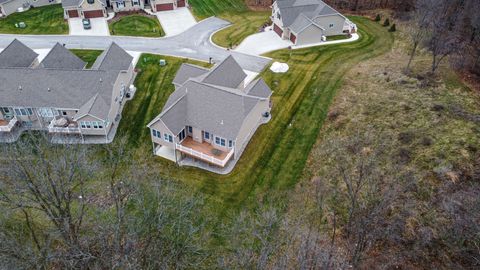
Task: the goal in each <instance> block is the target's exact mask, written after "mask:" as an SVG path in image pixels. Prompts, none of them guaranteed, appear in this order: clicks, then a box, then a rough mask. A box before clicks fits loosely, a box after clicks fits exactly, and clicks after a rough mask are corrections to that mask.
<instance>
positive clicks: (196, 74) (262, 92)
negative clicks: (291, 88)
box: [148, 56, 272, 173]
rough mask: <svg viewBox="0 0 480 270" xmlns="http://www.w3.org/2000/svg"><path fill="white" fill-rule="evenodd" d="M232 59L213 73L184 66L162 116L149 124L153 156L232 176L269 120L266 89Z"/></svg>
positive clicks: (268, 101)
mask: <svg viewBox="0 0 480 270" xmlns="http://www.w3.org/2000/svg"><path fill="white" fill-rule="evenodd" d="M246 79H247V75H246V74H245V72H244V71H243V70H242V68H241V67H240V66H239V64H238V63H237V62H236V61H235V59H234V58H233V57H232V56H229V57H228V58H226V59H225V60H224V61H223V62H221V63H220V64H218V65H217V66H216V67H214V68H212V69H211V70H208V69H204V68H201V67H198V66H194V65H189V64H183V65H182V66H181V68H180V70H179V71H178V73H177V75H176V77H175V79H174V81H173V84H174V86H175V89H176V90H175V91H174V92H173V93H172V94H171V95H170V97H169V99H168V100H167V102H166V104H165V106H164V107H163V110H162V112H161V113H160V115H158V116H157V117H156V118H155V119H153V121H151V122H150V124H148V127H149V128H150V130H151V139H152V145H153V152H154V154H155V155H158V156H161V157H164V158H166V159H169V160H172V161H174V162H176V163H178V164H180V165H189V166H196V167H200V168H203V169H207V170H210V171H213V172H216V173H228V172H230V171H231V170H232V169H233V167H234V165H235V163H236V162H237V161H238V159H239V158H240V156H241V154H242V152H243V150H244V149H245V147H246V146H247V144H248V142H249V141H250V139H251V138H252V136H254V134H255V131H256V129H257V128H258V126H259V125H260V124H264V123H266V122H268V121H269V119H270V108H271V104H270V96H271V94H272V92H271V90H270V88H269V87H268V86H267V85H266V83H265V82H264V81H263V80H262V79H258V80H255V81H253V82H248V81H246Z"/></svg>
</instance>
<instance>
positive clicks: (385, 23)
mask: <svg viewBox="0 0 480 270" xmlns="http://www.w3.org/2000/svg"><path fill="white" fill-rule="evenodd" d="M389 25H390V20H389V19H388V18H386V19H385V21H384V22H383V26H389Z"/></svg>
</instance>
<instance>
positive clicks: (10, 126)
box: [0, 117, 18, 132]
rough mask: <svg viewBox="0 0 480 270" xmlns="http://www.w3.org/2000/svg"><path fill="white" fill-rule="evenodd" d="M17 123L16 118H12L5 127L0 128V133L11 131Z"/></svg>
mask: <svg viewBox="0 0 480 270" xmlns="http://www.w3.org/2000/svg"><path fill="white" fill-rule="evenodd" d="M17 122H18V120H17V117H13V118H12V119H10V121H8V125H6V126H0V132H10V131H12V129H13V127H14V126H15V124H16V123H17Z"/></svg>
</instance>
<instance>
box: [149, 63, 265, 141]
mask: <svg viewBox="0 0 480 270" xmlns="http://www.w3.org/2000/svg"><path fill="white" fill-rule="evenodd" d="M232 59H233V58H227V59H226V60H225V61H231V60H232ZM225 61H224V62H225ZM233 61H235V60H233ZM222 64H223V63H221V64H220V65H219V66H217V67H216V68H214V69H212V72H213V71H215V70H217V72H218V68H219V67H222V66H223V67H222V68H221V69H223V68H225V67H227V69H229V68H231V67H232V66H234V65H232V63H228V65H222ZM237 65H238V64H237ZM188 66H189V67H187V68H190V67H192V66H191V65H188ZM197 71H198V70H197ZM237 71H238V70H237ZM179 72H180V71H179ZM182 72H184V74H185V73H186V72H187V70H183V71H182ZM242 72H243V71H242ZM222 73H223V71H222ZM184 74H181V76H180V77H181V78H182V79H181V80H184ZM177 75H178V74H177ZM209 75H210V73H209ZM194 76H196V77H193V78H189V79H187V80H186V82H185V83H184V84H183V85H182V86H181V87H179V88H177V90H175V91H174V92H173V93H172V94H171V95H170V97H169V98H168V100H167V102H166V104H165V106H164V107H163V110H162V113H161V114H160V115H158V116H157V117H156V118H155V119H154V120H153V121H152V122H150V124H149V126H151V125H152V124H154V123H155V122H157V121H160V120H161V121H163V123H165V125H166V126H167V127H168V128H169V129H170V131H172V132H173V133H174V134H175V135H177V134H178V133H179V132H180V131H181V130H182V129H183V128H185V126H194V127H198V128H201V129H203V130H205V131H209V132H211V133H213V134H215V135H218V136H222V137H224V138H226V139H235V138H237V136H238V132H239V130H240V128H241V127H242V124H243V122H244V120H245V118H246V117H247V115H248V114H249V113H250V112H251V111H252V109H253V108H254V107H255V105H256V104H257V103H258V102H259V101H260V100H263V99H265V98H268V97H270V95H271V93H272V92H271V90H270V88H269V87H268V86H267V84H266V83H265V81H263V80H262V79H259V80H256V81H254V82H252V83H250V84H249V85H248V86H247V88H246V89H238V88H236V87H237V86H238V84H237V83H233V84H232V85H235V86H234V87H235V88H228V87H225V86H219V85H212V84H207V83H205V80H204V78H202V76H201V75H198V73H195V74H194ZM206 78H208V76H206ZM242 81H243V79H242Z"/></svg>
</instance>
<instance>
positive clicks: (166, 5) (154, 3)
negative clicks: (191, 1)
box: [150, 0, 188, 12]
mask: <svg viewBox="0 0 480 270" xmlns="http://www.w3.org/2000/svg"><path fill="white" fill-rule="evenodd" d="M150 6H151V7H152V11H153V12H159V11H167V10H174V9H177V8H180V7H188V0H150Z"/></svg>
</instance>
